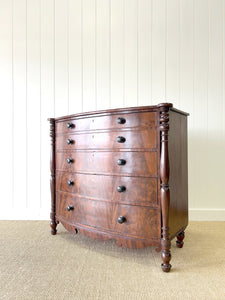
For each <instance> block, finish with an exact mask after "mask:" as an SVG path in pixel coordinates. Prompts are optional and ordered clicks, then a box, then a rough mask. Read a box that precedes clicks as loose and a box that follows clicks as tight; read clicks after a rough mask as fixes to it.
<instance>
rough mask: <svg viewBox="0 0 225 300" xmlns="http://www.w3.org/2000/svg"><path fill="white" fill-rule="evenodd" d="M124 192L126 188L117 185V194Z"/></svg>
mask: <svg viewBox="0 0 225 300" xmlns="http://www.w3.org/2000/svg"><path fill="white" fill-rule="evenodd" d="M125 191H126V187H125V186H124V185H119V186H118V187H117V192H119V193H122V192H125Z"/></svg>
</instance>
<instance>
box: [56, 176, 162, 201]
mask: <svg viewBox="0 0 225 300" xmlns="http://www.w3.org/2000/svg"><path fill="white" fill-rule="evenodd" d="M56 190H57V191H62V192H67V193H72V194H77V195H79V196H83V197H86V198H93V199H95V200H103V201H108V202H117V203H123V204H132V205H145V206H156V205H157V178H140V177H127V176H124V177H121V176H104V175H89V174H78V173H69V172H59V171H58V172H57V174H56Z"/></svg>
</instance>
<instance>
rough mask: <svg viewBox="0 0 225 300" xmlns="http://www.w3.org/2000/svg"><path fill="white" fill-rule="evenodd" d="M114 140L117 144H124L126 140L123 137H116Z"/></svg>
mask: <svg viewBox="0 0 225 300" xmlns="http://www.w3.org/2000/svg"><path fill="white" fill-rule="evenodd" d="M116 140H117V142H118V143H125V142H126V139H125V137H123V136H118V137H117V139H116Z"/></svg>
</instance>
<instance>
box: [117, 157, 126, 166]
mask: <svg viewBox="0 0 225 300" xmlns="http://www.w3.org/2000/svg"><path fill="white" fill-rule="evenodd" d="M125 164H126V160H125V159H121V158H120V159H118V160H117V165H119V166H123V165H125Z"/></svg>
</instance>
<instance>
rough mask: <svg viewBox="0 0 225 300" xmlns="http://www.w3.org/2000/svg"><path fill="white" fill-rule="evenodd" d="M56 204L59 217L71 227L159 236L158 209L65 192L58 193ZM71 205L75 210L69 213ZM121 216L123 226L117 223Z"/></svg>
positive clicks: (141, 235) (142, 235)
mask: <svg viewBox="0 0 225 300" xmlns="http://www.w3.org/2000/svg"><path fill="white" fill-rule="evenodd" d="M56 202H57V205H56V215H59V216H62V217H63V218H65V220H67V221H68V222H69V223H71V224H76V223H78V224H84V225H89V226H91V227H94V228H98V229H100V230H101V228H103V229H106V230H109V231H116V232H118V233H121V234H125V235H132V236H136V237H138V236H140V237H146V238H147V237H159V232H160V224H158V219H159V216H158V211H157V210H156V209H150V208H148V207H140V206H130V205H123V204H116V203H107V202H105V201H95V200H91V199H87V198H82V197H79V198H78V197H76V196H74V195H70V194H67V193H63V192H57V193H56ZM70 205H72V206H73V207H74V209H73V210H71V211H67V207H68V206H70ZM120 216H124V217H125V218H126V221H125V222H124V223H123V224H119V223H118V221H117V219H118V218H119V217H120ZM158 226H159V228H158Z"/></svg>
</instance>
